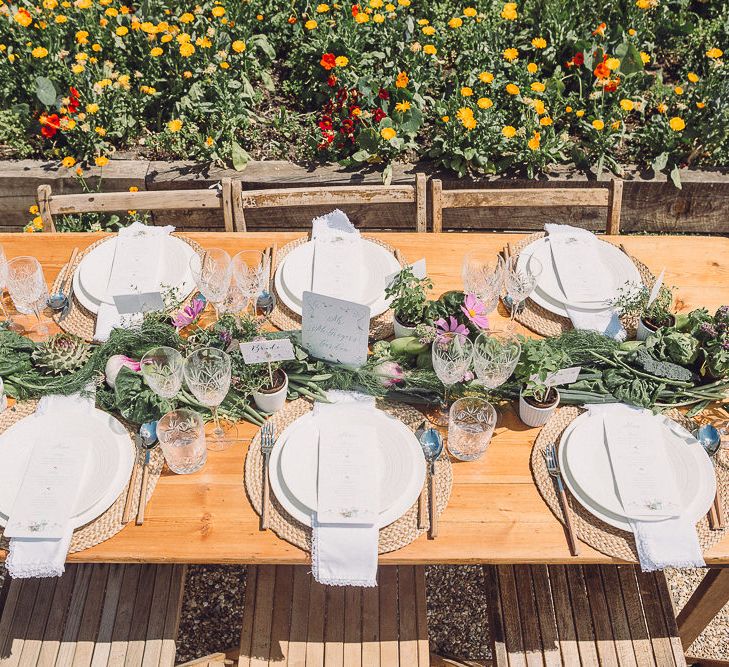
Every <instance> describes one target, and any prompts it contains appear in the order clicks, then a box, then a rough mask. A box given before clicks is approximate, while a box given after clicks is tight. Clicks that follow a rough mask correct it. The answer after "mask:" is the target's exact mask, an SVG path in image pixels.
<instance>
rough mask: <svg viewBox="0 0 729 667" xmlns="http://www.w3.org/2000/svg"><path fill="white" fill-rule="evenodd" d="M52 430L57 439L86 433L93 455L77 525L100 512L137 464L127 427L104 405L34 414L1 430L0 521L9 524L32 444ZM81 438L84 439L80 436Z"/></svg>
mask: <svg viewBox="0 0 729 667" xmlns="http://www.w3.org/2000/svg"><path fill="white" fill-rule="evenodd" d="M49 433H52V434H53V437H58V438H64V439H65V438H74V437H78V438H87V439H88V443H89V446H90V455H89V458H88V464H87V466H86V472H85V475H84V478H83V479H81V480H79V484H80V485H81V491H80V492H79V497H78V499H77V501H76V507H75V509H74V513H73V519H72V522H73V527H74V528H78V527H80V526H83V525H85V524H87V523H88V522H89V521H93V520H94V519H96V518H97V517H99V516H101V514H103V513H104V512H105V511H106V510H107V509H109V507H111V505H112V503H113V502H114V501H115V500H116V499H117V498H118V497H119V494H120V493H122V491H124V489H125V488H126V486H127V484H128V483H129V478H130V476H131V474H132V466H133V465H134V451H135V450H134V443H133V442H132V439H131V437H130V436H129V432H128V431H127V430H126V429H125V428H124V426H122V424H121V423H120V422H119V421H118V420H117V419H115V418H114V417H112V416H111V415H110V414H108V413H106V412H103V411H101V410H97V409H95V408H94V409H92V410H90V411H88V410H84V409H79V410H68V411H65V412H60V411H58V410H53V411H51V412H48V413H45V414H42V415H39V414H32V415H29V416H28V417H26V418H25V419H21V420H20V421H19V422H17V423H15V424H13V425H12V426H11V427H10V428H9V429H7V430H6V431H5V432H4V433H3V434H2V435H0V525H3V526H4V525H5V524H6V523H7V521H8V515H9V513H10V512H11V511H12V507H13V503H14V502H15V496H16V495H17V493H18V491H19V490H20V484H21V481H22V479H23V475H24V473H25V470H26V468H27V466H28V461H29V460H30V456H31V453H32V451H33V446H34V444H35V442H36V441H37V440H38V439H39V438H48V437H49ZM80 442H83V440H80Z"/></svg>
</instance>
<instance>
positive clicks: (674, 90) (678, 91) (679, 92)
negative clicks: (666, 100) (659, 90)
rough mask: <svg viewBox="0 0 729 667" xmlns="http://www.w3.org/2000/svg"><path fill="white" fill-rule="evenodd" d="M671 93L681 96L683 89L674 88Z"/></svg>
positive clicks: (679, 87)
mask: <svg viewBox="0 0 729 667" xmlns="http://www.w3.org/2000/svg"><path fill="white" fill-rule="evenodd" d="M673 92H674V93H676V95H683V88H681V86H676V87H675V88H674V89H673Z"/></svg>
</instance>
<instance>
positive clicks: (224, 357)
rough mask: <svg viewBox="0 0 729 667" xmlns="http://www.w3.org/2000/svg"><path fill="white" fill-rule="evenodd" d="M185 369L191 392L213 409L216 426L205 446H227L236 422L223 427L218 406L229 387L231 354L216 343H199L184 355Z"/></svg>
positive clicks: (218, 447) (211, 447) (217, 448)
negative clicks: (213, 344) (207, 344)
mask: <svg viewBox="0 0 729 667" xmlns="http://www.w3.org/2000/svg"><path fill="white" fill-rule="evenodd" d="M184 373H185V381H186V382H187V386H188V387H189V388H190V391H191V392H192V393H193V396H195V398H196V399H197V400H198V401H199V402H200V403H201V404H202V405H204V406H205V407H208V408H210V411H211V412H212V413H213V421H214V422H215V429H214V430H213V437H212V438H211V439H210V440H209V441H208V449H212V450H216V451H219V450H222V449H226V448H227V447H229V446H230V445H231V444H232V443H233V441H234V440H235V437H236V435H237V429H236V428H235V424H229V425H228V426H227V428H224V427H223V425H222V424H221V422H220V418H219V417H218V406H220V404H221V403H222V402H223V400H225V397H226V396H227V394H228V391H229V390H230V374H231V362H230V356H229V355H228V354H226V353H225V352H223V350H219V349H218V348H215V347H201V348H199V349H197V350H195V351H194V352H191V353H190V354H189V355H188V356H187V359H185V366H184Z"/></svg>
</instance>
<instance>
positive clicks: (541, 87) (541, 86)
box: [530, 81, 546, 93]
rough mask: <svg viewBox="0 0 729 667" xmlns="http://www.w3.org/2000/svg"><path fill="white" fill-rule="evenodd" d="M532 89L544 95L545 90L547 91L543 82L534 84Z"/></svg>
mask: <svg viewBox="0 0 729 667" xmlns="http://www.w3.org/2000/svg"><path fill="white" fill-rule="evenodd" d="M530 88H531V89H532V90H533V91H534V92H535V93H543V92H544V90H545V88H546V86H545V85H544V84H543V83H542V82H541V81H535V82H534V83H532V85H531V86H530Z"/></svg>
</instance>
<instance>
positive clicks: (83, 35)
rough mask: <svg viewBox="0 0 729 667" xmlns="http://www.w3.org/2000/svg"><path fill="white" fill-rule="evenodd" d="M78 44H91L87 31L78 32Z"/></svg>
mask: <svg viewBox="0 0 729 667" xmlns="http://www.w3.org/2000/svg"><path fill="white" fill-rule="evenodd" d="M75 39H76V42H77V43H79V44H82V45H83V44H88V43H89V33H88V32H86V31H85V30H78V31H77V32H76V35H75Z"/></svg>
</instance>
